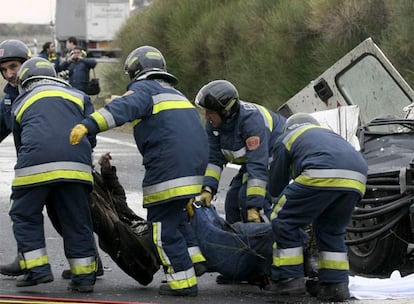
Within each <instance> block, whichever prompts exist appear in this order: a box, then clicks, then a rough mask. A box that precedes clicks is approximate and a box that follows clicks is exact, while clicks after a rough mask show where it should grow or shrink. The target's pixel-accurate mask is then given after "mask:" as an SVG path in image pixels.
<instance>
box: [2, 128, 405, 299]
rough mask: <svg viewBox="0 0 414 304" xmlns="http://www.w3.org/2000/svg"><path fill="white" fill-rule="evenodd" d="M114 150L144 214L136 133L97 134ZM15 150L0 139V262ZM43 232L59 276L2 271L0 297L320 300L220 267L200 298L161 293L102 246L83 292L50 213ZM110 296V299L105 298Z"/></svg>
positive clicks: (9, 255) (6, 255)
mask: <svg viewBox="0 0 414 304" xmlns="http://www.w3.org/2000/svg"><path fill="white" fill-rule="evenodd" d="M106 152H111V154H112V157H113V161H112V163H113V165H115V166H117V169H118V174H119V177H120V180H121V183H122V184H123V185H124V187H125V189H126V192H127V196H128V203H129V205H130V207H131V208H132V209H133V210H134V211H135V212H136V213H137V214H138V215H140V216H145V210H143V209H142V208H141V207H140V199H141V197H142V194H141V193H140V184H141V181H142V178H143V173H144V169H143V167H142V165H141V160H142V158H141V156H140V155H139V154H138V152H137V149H136V147H135V144H134V142H133V138H132V136H131V135H130V134H128V133H119V132H116V131H108V132H105V133H102V134H101V135H100V136H99V138H98V145H97V147H96V149H95V152H94V153H95V159H96V160H97V159H98V157H99V156H100V155H101V154H102V153H106ZM14 155H15V151H14V147H13V143H12V138H11V137H9V138H7V139H6V140H5V141H4V142H3V143H2V144H1V145H0V173H1V174H0V176H1V177H0V263H2V264H3V263H9V262H11V261H12V260H13V259H14V257H15V255H16V243H15V240H14V237H13V234H12V230H11V225H10V220H9V217H8V214H7V212H8V206H9V195H10V182H11V179H12V178H13V164H14V160H15V157H14ZM234 172H235V171H234V169H226V170H225V176H224V179H223V181H222V182H221V184H220V189H219V190H220V191H219V195H218V199H217V201H216V203H215V205H216V208H217V210H218V212H219V213H220V214H222V213H223V204H222V201H223V200H222V198H223V196H224V194H225V189H226V187H227V185H228V182H229V180H230V178H231V176H232V174H234ZM45 236H46V243H47V251H48V254H49V258H50V262H51V265H52V270H53V273H54V276H55V280H54V281H53V282H51V283H48V284H41V285H38V286H33V287H25V288H17V287H15V279H14V278H10V277H6V276H2V275H0V303H6V302H8V301H10V302H11V300H10V297H11V296H17V297H24V298H38V297H42V298H45V299H46V300H49V299H50V298H58V299H61V300H60V301H63V300H64V299H66V300H67V301H69V300H75V299H76V300H77V302H84V303H85V301H88V302H90V303H121V302H123V301H127V302H133V303H177V304H178V303H179V304H184V303H228V304H235V303H275V304H278V303H318V301H317V300H316V299H314V298H312V297H310V296H304V297H276V296H274V295H272V294H271V293H269V292H265V291H262V290H260V289H259V288H258V287H256V286H252V285H247V284H241V285H217V284H216V282H215V278H216V276H217V273H207V274H205V275H203V276H202V277H200V278H199V279H198V286H199V295H198V297H196V298H181V297H166V296H159V295H158V287H159V285H160V284H161V280H162V279H163V275H162V272H161V271H158V272H157V273H156V274H155V276H154V279H153V281H152V282H151V283H150V284H149V285H148V286H142V285H140V284H139V283H138V282H136V281H135V280H134V279H132V278H131V277H129V276H128V275H126V274H125V273H124V272H123V271H122V270H120V269H119V268H118V266H117V265H116V264H115V263H114V262H113V261H112V260H111V259H110V257H109V256H108V255H106V254H105V253H104V252H103V251H100V254H101V257H102V260H103V264H104V267H105V274H104V276H102V277H100V278H98V280H97V283H96V285H95V292H94V293H91V294H79V293H73V292H69V291H67V290H66V287H67V284H68V281H66V280H63V279H62V278H61V277H60V274H61V272H62V271H63V270H64V269H66V268H67V261H66V259H65V256H64V253H63V243H62V239H61V238H60V236H59V235H58V234H57V233H56V232H55V231H54V229H53V227H52V226H51V224H50V222H49V220H48V219H47V217H45ZM104 301H106V302H104ZM349 302H350V303H384V302H390V303H391V302H392V304H396V303H411V302H412V300H392V301H391V300H390V301H382V300H381V301H380V300H369V301H358V300H350V301H349Z"/></svg>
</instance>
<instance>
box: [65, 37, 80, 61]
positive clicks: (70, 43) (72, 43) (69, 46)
mask: <svg viewBox="0 0 414 304" xmlns="http://www.w3.org/2000/svg"><path fill="white" fill-rule="evenodd" d="M76 46H78V39H76V37H73V36H70V37H69V38H68V39H66V56H67V57H69V56H70V53H71V52H72V50H73V49H74V48H75V47H76Z"/></svg>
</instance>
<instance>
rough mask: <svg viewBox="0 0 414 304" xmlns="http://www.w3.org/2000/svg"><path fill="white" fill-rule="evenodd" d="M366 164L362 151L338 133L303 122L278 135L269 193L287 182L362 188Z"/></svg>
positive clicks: (328, 187) (278, 190) (323, 187)
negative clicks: (291, 180) (357, 149)
mask: <svg viewBox="0 0 414 304" xmlns="http://www.w3.org/2000/svg"><path fill="white" fill-rule="evenodd" d="M367 171H368V167H367V164H366V161H365V159H364V158H363V156H362V154H361V153H360V152H358V151H356V150H355V148H354V147H353V146H352V145H351V144H350V143H348V142H347V141H346V140H345V139H344V138H342V137H341V136H340V135H338V134H337V133H335V132H333V131H331V130H329V129H326V128H323V127H319V126H316V125H309V124H305V125H303V126H300V127H298V128H295V129H293V130H292V131H290V132H286V133H284V134H283V136H281V137H280V138H279V139H278V141H277V143H276V147H275V150H274V154H273V162H272V163H271V165H270V193H271V194H272V196H274V197H277V196H279V194H280V193H281V192H282V190H283V189H284V188H285V187H286V186H287V185H288V184H289V181H290V179H293V180H294V181H295V182H296V183H298V184H300V185H302V186H305V187H313V188H317V189H319V190H332V191H336V190H347V191H354V192H357V193H360V194H361V195H363V194H364V192H365V182H366V176H367Z"/></svg>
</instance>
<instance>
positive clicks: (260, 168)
mask: <svg viewBox="0 0 414 304" xmlns="http://www.w3.org/2000/svg"><path fill="white" fill-rule="evenodd" d="M285 121H286V119H285V118H284V117H283V116H281V115H279V114H276V113H273V112H272V111H269V110H268V109H266V108H265V107H263V106H260V105H257V104H253V103H248V102H243V101H241V102H240V109H239V113H238V114H237V115H236V116H235V117H233V118H231V119H230V120H228V121H225V122H223V123H222V124H221V125H220V126H219V127H218V128H214V127H213V126H212V125H211V123H209V122H207V124H206V130H207V135H208V139H209V145H210V158H209V164H208V167H207V170H206V174H205V178H204V182H203V186H209V187H211V188H212V189H213V190H214V191H217V187H218V183H219V180H220V176H221V172H222V170H223V168H224V165H226V164H227V163H234V164H239V165H241V169H240V170H241V172H243V173H247V177H245V178H244V180H245V181H247V189H246V195H247V202H246V207H247V208H251V207H257V208H263V203H264V198H265V195H266V190H267V182H268V165H269V160H270V157H271V152H272V149H273V146H274V144H275V142H276V139H277V138H278V137H279V136H280V135H281V134H282V131H283V126H284V124H285Z"/></svg>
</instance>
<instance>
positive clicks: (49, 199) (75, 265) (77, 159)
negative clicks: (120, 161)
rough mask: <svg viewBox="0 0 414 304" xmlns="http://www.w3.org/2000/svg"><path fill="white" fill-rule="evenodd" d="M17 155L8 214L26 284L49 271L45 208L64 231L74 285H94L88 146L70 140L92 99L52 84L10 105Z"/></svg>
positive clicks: (91, 138) (92, 141)
mask: <svg viewBox="0 0 414 304" xmlns="http://www.w3.org/2000/svg"><path fill="white" fill-rule="evenodd" d="M12 111H13V127H12V129H13V135H14V142H15V147H16V151H17V163H16V165H15V177H14V179H13V182H12V197H11V198H12V205H11V209H10V211H9V214H10V217H11V219H12V221H13V232H14V235H15V238H16V241H17V246H18V250H19V252H21V253H22V254H23V257H24V264H25V265H24V267H23V268H25V269H24V272H25V274H26V275H27V276H28V279H29V280H36V279H37V278H40V277H42V276H45V275H47V274H49V273H51V267H50V264H49V259H48V256H47V253H46V244H45V239H44V227H43V214H42V210H43V207H44V205H45V204H46V205H50V206H48V207H50V208H52V209H53V210H54V211H55V212H56V215H57V219H55V220H58V221H59V223H60V226H61V228H62V235H63V240H64V250H65V255H66V257H67V259H68V261H69V265H70V268H71V272H72V282H73V283H74V284H76V285H93V284H94V283H95V271H96V250H95V242H94V236H93V228H92V219H91V214H90V210H89V204H88V198H89V192H90V191H91V190H92V183H93V178H92V173H91V166H92V155H91V154H92V146H94V145H95V144H96V141H95V137H94V136H89V137H88V139H86V138H85V139H84V140H83V141H82V142H81V143H80V144H79V145H77V146H72V145H70V143H69V142H68V138H69V133H70V130H71V128H72V127H73V126H74V125H75V124H76V122H77V121H79V120H81V119H83V118H84V117H86V115H87V114H90V113H92V112H93V105H92V103H91V100H90V97H88V96H86V95H84V94H83V93H82V92H80V91H78V90H76V89H72V88H68V87H66V86H65V85H62V84H57V83H56V82H53V81H50V83H48V84H40V85H37V86H36V87H34V88H33V89H32V90H29V91H28V92H26V93H24V94H23V95H20V96H19V97H18V98H17V99H16V100H15V102H14V103H13V108H12Z"/></svg>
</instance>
